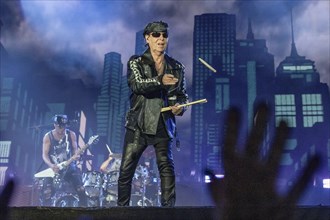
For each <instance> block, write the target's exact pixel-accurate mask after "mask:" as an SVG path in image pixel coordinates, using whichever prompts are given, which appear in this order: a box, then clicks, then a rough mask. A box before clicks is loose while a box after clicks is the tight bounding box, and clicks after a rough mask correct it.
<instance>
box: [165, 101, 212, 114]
mask: <svg viewBox="0 0 330 220" xmlns="http://www.w3.org/2000/svg"><path fill="white" fill-rule="evenodd" d="M206 102H207V100H206V99H200V100H197V101H194V102H188V103H186V104H182V105H178V107H184V106H189V105H194V104H198V103H206ZM170 110H171V108H170V107H164V108H162V110H161V111H160V112H166V111H170Z"/></svg>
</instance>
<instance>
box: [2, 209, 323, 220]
mask: <svg viewBox="0 0 330 220" xmlns="http://www.w3.org/2000/svg"><path fill="white" fill-rule="evenodd" d="M238 211H239V210H238ZM217 213H218V210H217V209H216V208H215V207H213V206H208V207H174V208H161V207H111V208H66V207H65V208H59V207H11V208H10V212H9V219H8V220H43V219H45V220H57V219H61V220H62V219H64V220H65V219H70V220H73V219H78V220H92V219H93V220H94V219H116V220H124V219H130V220H140V219H141V220H163V219H164V220H165V219H166V220H168V219H171V220H172V219H173V220H186V219H187V220H195V219H196V220H204V219H205V220H213V219H214V220H216V219H219V217H218V216H217ZM295 219H303V220H310V219H313V220H315V219H318V220H329V219H330V206H314V207H312V206H300V207H297V208H296V210H295Z"/></svg>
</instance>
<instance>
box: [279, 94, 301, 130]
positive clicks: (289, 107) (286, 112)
mask: <svg viewBox="0 0 330 220" xmlns="http://www.w3.org/2000/svg"><path fill="white" fill-rule="evenodd" d="M275 120H276V126H278V125H279V122H280V121H281V120H284V121H286V122H287V124H288V126H289V127H296V126H297V122H296V106H295V98H294V95H288V94H287V95H275Z"/></svg>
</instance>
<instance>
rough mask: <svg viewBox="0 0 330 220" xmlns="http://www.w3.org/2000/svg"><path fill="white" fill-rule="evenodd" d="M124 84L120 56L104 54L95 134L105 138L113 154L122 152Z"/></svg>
mask: <svg viewBox="0 0 330 220" xmlns="http://www.w3.org/2000/svg"><path fill="white" fill-rule="evenodd" d="M125 83H126V80H124V78H123V64H122V62H121V55H120V54H119V53H116V52H110V53H107V54H105V58H104V69H103V83H102V87H101V90H100V94H99V96H98V99H97V103H96V118H97V134H99V135H100V136H103V137H105V138H106V144H108V145H109V146H110V148H111V150H112V151H113V152H121V151H122V145H123V138H124V132H123V130H124V129H123V127H124V118H125V112H126V110H127V106H126V105H125V103H127V101H128V95H127V88H126V87H127V86H126V87H125Z"/></svg>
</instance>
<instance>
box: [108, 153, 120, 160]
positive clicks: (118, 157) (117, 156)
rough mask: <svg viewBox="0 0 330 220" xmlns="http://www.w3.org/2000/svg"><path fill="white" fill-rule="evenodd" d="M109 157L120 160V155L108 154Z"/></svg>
mask: <svg viewBox="0 0 330 220" xmlns="http://www.w3.org/2000/svg"><path fill="white" fill-rule="evenodd" d="M109 157H112V158H116V159H121V154H110V155H109Z"/></svg>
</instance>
